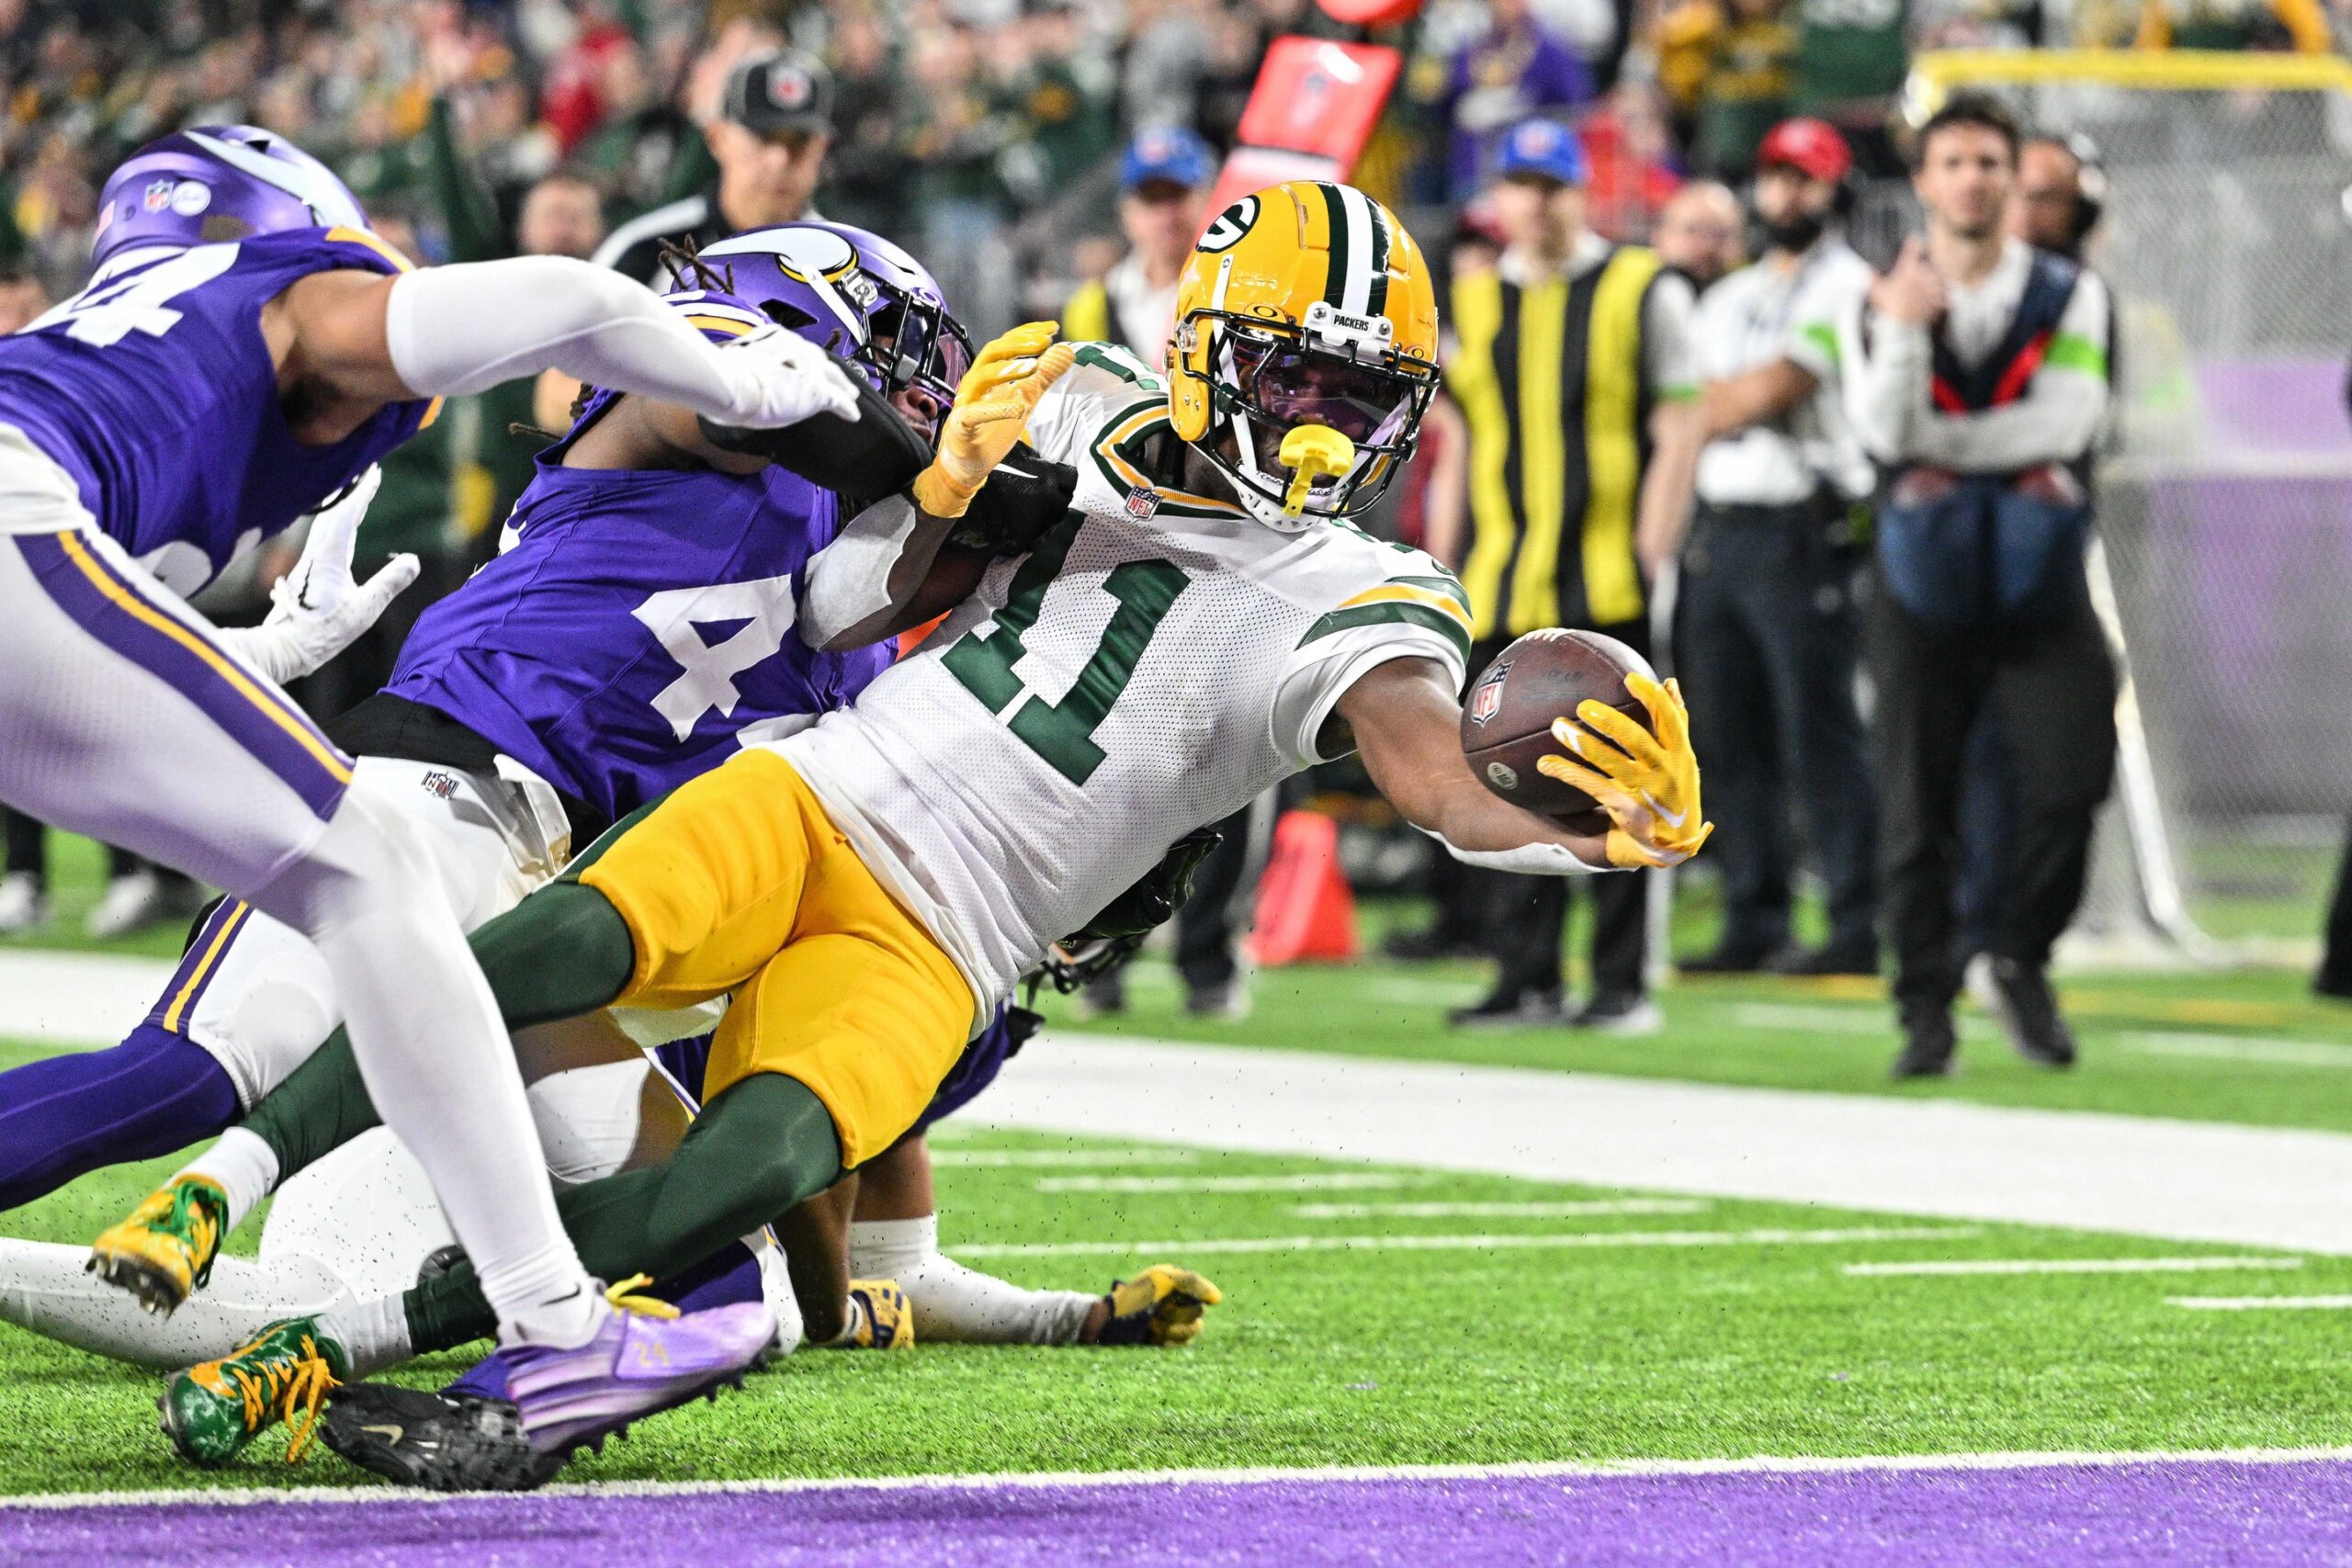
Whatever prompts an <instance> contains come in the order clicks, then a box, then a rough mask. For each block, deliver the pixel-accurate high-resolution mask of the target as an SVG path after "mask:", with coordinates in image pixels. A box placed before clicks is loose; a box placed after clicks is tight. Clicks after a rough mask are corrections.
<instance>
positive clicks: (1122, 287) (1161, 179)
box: [1061, 128, 1217, 368]
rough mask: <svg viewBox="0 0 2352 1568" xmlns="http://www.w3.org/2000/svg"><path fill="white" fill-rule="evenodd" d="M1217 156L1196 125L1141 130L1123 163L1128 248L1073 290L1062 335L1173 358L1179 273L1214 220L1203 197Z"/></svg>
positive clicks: (1157, 361)
mask: <svg viewBox="0 0 2352 1568" xmlns="http://www.w3.org/2000/svg"><path fill="white" fill-rule="evenodd" d="M1216 167H1217V165H1216V155H1215V154H1214V153H1212V152H1210V151H1209V148H1208V143H1206V142H1204V141H1202V140H1201V139H1200V138H1199V137H1197V136H1195V135H1193V133H1192V132H1191V131H1189V130H1182V129H1176V128H1159V129H1154V130H1145V131H1142V132H1140V133H1139V134H1138V135H1137V136H1136V139H1135V140H1134V141H1132V142H1130V143H1128V145H1127V151H1126V155H1125V157H1124V158H1122V159H1121V160H1120V163H1119V228H1120V230H1121V231H1122V232H1124V233H1125V235H1126V239H1127V250H1126V254H1125V255H1123V256H1121V257H1120V258H1119V260H1118V261H1117V263H1116V264H1114V265H1113V266H1112V268H1111V270H1110V271H1109V272H1107V273H1105V274H1103V277H1102V279H1101V280H1100V281H1099V282H1094V283H1089V284H1086V285H1083V286H1082V287H1080V289H1079V290H1078V292H1077V293H1075V294H1073V295H1071V296H1070V299H1069V304H1068V305H1066V306H1064V307H1063V309H1062V313H1061V322H1062V335H1063V336H1064V337H1066V338H1068V339H1069V340H1070V341H1071V342H1073V343H1116V344H1125V345H1126V346H1127V347H1129V348H1131V349H1133V350H1135V352H1136V356H1137V357H1138V358H1140V359H1141V360H1142V361H1143V362H1144V363H1145V364H1146V365H1149V366H1151V367H1154V368H1157V367H1160V366H1162V365H1165V364H1166V363H1167V360H1168V334H1169V333H1170V332H1171V331H1172V330H1173V329H1174V327H1175V321H1176V278H1177V275H1178V274H1179V273H1181V272H1182V271H1183V270H1184V262H1185V259H1186V258H1187V257H1189V256H1190V255H1191V254H1193V241H1194V240H1197V239H1198V238H1200V233H1201V228H1202V225H1203V224H1204V223H1205V222H1206V221H1207V220H1208V214H1207V213H1206V212H1204V211H1203V210H1202V204H1203V203H1204V202H1205V201H1206V200H1207V199H1208V194H1209V185H1210V183H1211V182H1212V181H1214V180H1215V179H1216Z"/></svg>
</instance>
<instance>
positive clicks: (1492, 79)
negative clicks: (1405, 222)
mask: <svg viewBox="0 0 2352 1568" xmlns="http://www.w3.org/2000/svg"><path fill="white" fill-rule="evenodd" d="M1489 10H1490V12H1491V15H1492V20H1491V22H1490V24H1489V26H1488V28H1487V31H1486V32H1485V33H1484V34H1482V35H1480V36H1479V37H1478V38H1476V39H1473V40H1472V41H1471V42H1470V43H1468V44H1465V45H1464V47H1463V49H1462V51H1461V52H1459V53H1458V54H1456V55H1455V56H1454V57H1453V66H1452V69H1451V71H1450V72H1449V73H1448V77H1447V82H1446V94H1445V99H1444V106H1443V107H1444V113H1445V117H1446V119H1447V122H1448V124H1449V125H1450V127H1451V139H1450V145H1449V149H1448V152H1447V157H1446V192H1447V195H1448V197H1450V198H1451V199H1452V200H1454V201H1466V200H1467V199H1469V197H1471V196H1472V195H1474V194H1476V192H1477V190H1478V189H1479V188H1480V187H1481V186H1485V185H1486V184H1487V180H1488V178H1489V177H1490V176H1491V175H1493V174H1494V172H1495V169H1496V162H1495V160H1496V151H1497V149H1498V147H1499V146H1500V145H1501V142H1502V141H1503V138H1504V136H1505V134H1506V133H1507V132H1509V131H1510V130H1511V128H1512V127H1514V126H1516V125H1518V124H1519V123H1520V122H1521V121H1522V120H1525V119H1526V118H1529V117H1530V116H1532V115H1535V114H1539V113H1547V112H1548V113H1549V114H1551V115H1553V116H1555V117H1558V116H1562V115H1565V114H1566V112H1567V111H1569V110H1571V109H1575V108H1579V107H1583V106H1584V105H1585V104H1588V103H1589V102H1591V101H1592V96H1593V92H1592V74H1591V73H1590V72H1589V71H1588V70H1587V69H1586V67H1585V62H1584V58H1583V56H1581V55H1579V54H1578V53H1577V51H1576V49H1575V47H1574V46H1572V45H1571V44H1569V43H1568V42H1567V41H1566V39H1562V38H1560V37H1558V36H1557V35H1556V34H1555V33H1553V32H1551V31H1549V30H1548V29H1547V28H1544V26H1543V25H1542V24H1541V23H1540V22H1538V21H1537V20H1536V19H1535V17H1533V16H1532V14H1531V7H1530V6H1529V3H1528V0H1493V4H1492V6H1490V7H1489Z"/></svg>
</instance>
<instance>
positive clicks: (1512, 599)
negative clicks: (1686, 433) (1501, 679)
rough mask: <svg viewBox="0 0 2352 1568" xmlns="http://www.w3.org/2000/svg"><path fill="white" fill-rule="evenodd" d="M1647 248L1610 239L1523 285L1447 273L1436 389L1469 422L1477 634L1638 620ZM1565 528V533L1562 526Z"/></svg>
mask: <svg viewBox="0 0 2352 1568" xmlns="http://www.w3.org/2000/svg"><path fill="white" fill-rule="evenodd" d="M1657 274H1658V260H1657V255H1656V254H1654V253H1652V252H1650V251H1647V250H1645V249H1643V248H1641V247H1640V246H1637V245H1621V246H1619V247H1617V248H1616V249H1615V250H1613V251H1611V253H1610V254H1609V255H1608V257H1607V259H1605V260H1604V261H1602V262H1601V264H1600V265H1598V266H1595V267H1591V268H1589V269H1588V270H1587V271H1586V272H1585V273H1584V274H1583V275H1582V276H1577V277H1576V278H1573V279H1571V278H1566V277H1555V278H1551V279H1549V280H1547V281H1545V282H1543V283H1540V284H1537V285H1535V286H1534V287H1532V288H1521V287H1520V286H1519V285H1517V284H1513V283H1507V282H1505V281H1504V280H1503V279H1502V277H1501V276H1499V275H1498V274H1497V273H1494V272H1491V271H1488V272H1481V273H1475V274H1472V275H1470V276H1464V277H1460V278H1457V279H1455V280H1454V285H1453V331H1454V334H1455V336H1456V338H1457V339H1458V340H1459V344H1460V346H1459V348H1458V349H1457V350H1456V351H1455V353H1454V355H1453V362H1452V363H1451V364H1450V365H1448V366H1447V367H1446V372H1445V379H1446V387H1447V389H1449V390H1450V391H1451V392H1452V393H1453V398H1454V400H1455V401H1456V402H1458V403H1459V404H1460V405H1461V407H1462V412H1463V414H1464V418H1466V419H1467V420H1468V421H1469V424H1470V521H1471V526H1472V535H1471V546H1470V553H1469V557H1468V558H1467V559H1466V560H1465V561H1464V564H1463V569H1462V583H1463V586H1464V588H1467V589H1468V590H1469V591H1470V608H1471V613H1472V615H1474V616H1475V618H1476V623H1477V635H1478V636H1479V637H1496V636H1500V635H1504V634H1508V635H1510V636H1513V637H1516V636H1518V635H1520V634H1521V633H1522V632H1531V631H1535V630H1537V629H1539V628H1541V627H1544V626H1589V627H1598V626H1615V625H1619V624H1621V623H1623V622H1626V621H1634V620H1639V619H1640V618H1641V617H1642V615H1643V614H1644V612H1645V608H1646V604H1647V601H1646V599H1645V593H1644V590H1643V586H1642V573H1641V568H1640V566H1639V564H1638V563H1637V561H1636V560H1635V558H1634V512H1635V508H1636V505H1637V502H1638V501H1639V499H1640V495H1641V484H1642V470H1643V469H1644V468H1645V467H1646V466H1647V465H1648V463H1649V457H1650V440H1649V423H1650V407H1651V403H1652V401H1653V400H1654V398H1655V395H1656V389H1655V388H1653V387H1651V386H1650V384H1649V377H1648V374H1647V371H1646V367H1645V361H1646V356H1645V355H1644V353H1643V347H1644V344H1643V341H1642V340H1643V331H1642V305H1643V302H1644V300H1645V299H1647V298H1648V296H1649V290H1650V286H1651V284H1652V283H1653V282H1654V281H1655V280H1656V279H1657ZM1571 523H1573V524H1574V525H1575V532H1574V533H1573V534H1571V533H1570V532H1569V525H1570V524H1571Z"/></svg>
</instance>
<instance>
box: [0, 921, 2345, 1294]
mask: <svg viewBox="0 0 2352 1568" xmlns="http://www.w3.org/2000/svg"><path fill="white" fill-rule="evenodd" d="M169 969H170V966H169V965H168V964H164V963H162V962H161V961H158V960H151V959H123V958H111V957H101V956H91V955H85V954H76V953H0V1037H8V1038H16V1039H34V1040H51V1041H57V1042H60V1043H83V1044H91V1043H111V1042H112V1041H113V1040H115V1039H117V1038H119V1034H120V1032H121V1031H122V1030H124V1029H126V1028H128V1027H129V1026H130V1024H132V1023H134V1022H136V1021H137V1020H138V1019H139V1018H140V1017H141V1015H142V1014H143V1013H144V1011H145V1010H146V1009H147V1008H148V1007H149V1006H150V1005H152V1003H153V999H154V997H155V995H156V993H157V991H159V990H160V989H161V988H162V986H163V983H164V977H165V976H166V975H167V974H168V973H169ZM1748 1005H1752V1006H1766V1005H1770V1004H1760V1003H1759V1004H1748ZM1790 1011H1794V1010H1781V1013H1780V1014H1777V1015H1775V1016H1779V1017H1781V1018H1783V1019H1784V1020H1785V1021H1788V1022H1790V1023H1792V1024H1793V1022H1794V1020H1793V1019H1788V1018H1786V1014H1787V1013H1788V1012H1790ZM1803 1011H1804V1012H1806V1013H1818V1014H1821V1015H1824V1016H1823V1017H1821V1018H1818V1019H1815V1020H1814V1026H1815V1027H1819V1028H1822V1029H1825V1030H1826V1029H1830V1028H1838V1029H1844V1028H1847V1027H1850V1026H1849V1024H1847V1023H1845V1022H1843V1021H1842V1020H1843V1019H1844V1018H1845V1016H1846V1010H1841V1009H1837V1008H1818V1009H1804V1010H1803ZM1855 1011H1856V1013H1857V1014H1858V1015H1860V1016H1861V1017H1862V1018H1863V1019H1864V1021H1868V1018H1869V1016H1870V1015H1868V1014H1863V1013H1861V1010H1855ZM1833 1017H1834V1018H1838V1019H1840V1020H1841V1021H1840V1022H1838V1023H1837V1024H1834V1025H1833V1024H1831V1023H1829V1022H1828V1019H1829V1018H1833ZM1758 1022H1759V1023H1760V1022H1761V1020H1760V1019H1759V1020H1758ZM1873 1027H1875V1026H1873ZM2191 1038H2192V1039H2193V1038H2194V1037H2191ZM2210 1038H2212V1039H2218V1038H2222V1037H2218V1036H2217V1037H2210ZM963 1119H964V1120H965V1121H966V1122H967V1124H971V1125H977V1126H991V1127H997V1128H1002V1129H1012V1130H1022V1131H1045V1132H1055V1133H1062V1134H1076V1135H1080V1136H1091V1137H1097V1138H1131V1139H1135V1140H1136V1141H1137V1142H1139V1143H1154V1142H1161V1141H1165V1140H1169V1139H1171V1138H1174V1139H1181V1141H1182V1142H1183V1143H1184V1144H1186V1145H1193V1146H1194V1147H1199V1148H1212V1149H1230V1150H1244V1151H1249V1152H1252V1153H1261V1154H1277V1155H1304V1156H1316V1157H1319V1158H1336V1159H1353V1160H1362V1161H1365V1162H1376V1163H1378V1164H1381V1165H1386V1166H1392V1167H1393V1166H1416V1167H1425V1168H1436V1169H1442V1170H1453V1171H1477V1172H1484V1173H1487V1174H1491V1175H1500V1176H1519V1177H1530V1178H1534V1179H1542V1180H1551V1181H1562V1182H1575V1183H1580V1184H1584V1185H1589V1186H1595V1187H1615V1188H1628V1187H1630V1188H1636V1189H1648V1190H1652V1191H1656V1192H1661V1193H1676V1192H1683V1193H1696V1194H1706V1195H1711V1196H1716V1197H1724V1198H1756V1199H1767V1200H1774V1201H1791V1202H1803V1203H1822V1204H1830V1205H1835V1206H1837V1207H1840V1208H1846V1209H1868V1210H1872V1211H1877V1212H1881V1213H1900V1214H1917V1215H1927V1216H1940V1217H1945V1218H1951V1219H1961V1220H1984V1221H2014V1222H2018V1223H2021V1224H2036V1225H2055V1226H2063V1227H2070V1228H2079V1229H2085V1230H2100V1231H2113V1232H2119V1233H2122V1234H2125V1235H2143V1236H2154V1237H2161V1238H2165V1239H2167V1240H2173V1241H2197V1242H2211V1243H2219V1244H2221V1245H2223V1246H2230V1247H2278V1248H2280V1249H2281V1250H2285V1251H2292V1252H2312V1253H2332V1254H2342V1255H2352V1203H2346V1201H2344V1197H2343V1195H2344V1194H2345V1193H2346V1192H2352V1135H2347V1134H2338V1133H2322V1132H2312V1131H2307V1130H2301V1129H2294V1128H2278V1127H2246V1126H2235V1125H2230V1124H2227V1123H2222V1122H2171V1121H2164V1120H2159V1119H2156V1118H2153V1117H2135V1116H2118V1115H2108V1114H2102V1113H2098V1112H2090V1111H2031V1110H2021V1109H2015V1108H2010V1107H2002V1106H1990V1105H1976V1104H1970V1103H1967V1102H1964V1101H1959V1100H1939V1099H1928V1098H1921V1099H1912V1098H1907V1097H1906V1098H1902V1099H1895V1098H1890V1097H1885V1096H1874V1095H1841V1094H1823V1093H1813V1092H1805V1091H1799V1090H1791V1089H1747V1088H1738V1087H1732V1086H1725V1085H1713V1084H1692V1083H1680V1082H1675V1081H1671V1080H1651V1079H1640V1078H1621V1077H1607V1076H1603V1075H1599V1074H1584V1073H1564V1072H1546V1071H1541V1070H1535V1069H1527V1068H1511V1067H1480V1066H1456V1065H1453V1064H1448V1063H1437V1062H1399V1061H1388V1060H1380V1059H1376V1058H1368V1057H1346V1056H1336V1055H1319V1054H1316V1053H1311V1052H1293V1051H1278V1050H1272V1049H1265V1048H1261V1047H1249V1046H1240V1047H1237V1046H1217V1045H1191V1044H1179V1043H1168V1042H1155V1041H1149V1040H1137V1039H1129V1038H1115V1037H1103V1036H1087V1035H1084V1034H1080V1033H1075V1032H1063V1031H1059V1030H1054V1031H1048V1032H1047V1033H1046V1035H1045V1036H1044V1037H1042V1038H1040V1039H1038V1040H1036V1041H1034V1042H1032V1043H1030V1045H1029V1046H1028V1048H1027V1049H1026V1050H1024V1051H1023V1053H1022V1055H1021V1058H1020V1060H1019V1061H1018V1062H1017V1063H1015V1064H1014V1065H1013V1066H1012V1070H1011V1071H1009V1072H1007V1073H1006V1074H1005V1075H1004V1077H1003V1078H1002V1079H1001V1080H1000V1082H999V1083H998V1084H997V1085H996V1086H995V1087H994V1088H993V1089H990V1090H989V1093H988V1094H987V1095H986V1096H985V1097H983V1098H982V1099H981V1100H979V1102H978V1104H976V1105H974V1106H973V1107H972V1108H971V1110H970V1111H967V1112H965V1115H964V1118H963ZM976 1152H977V1151H976ZM1042 1152H1049V1153H1050V1152H1057V1151H1042ZM1114 1152H1115V1151H1114ZM1069 1154H1070V1155H1072V1156H1079V1157H1093V1156H1095V1155H1096V1154H1097V1151H1091V1150H1072V1151H1069ZM1154 1157H1161V1156H1159V1155H1158V1154H1155V1156H1154Z"/></svg>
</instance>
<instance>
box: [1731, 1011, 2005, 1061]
mask: <svg viewBox="0 0 2352 1568" xmlns="http://www.w3.org/2000/svg"><path fill="white" fill-rule="evenodd" d="M1731 1021H1733V1022H1734V1023H1736V1024H1738V1025H1739V1026H1740V1027H1741V1028H1742V1029H1769V1030H1773V1031H1776V1032H1790V1033H1798V1034H1866V1035H1869V1036H1871V1038H1872V1039H1876V1040H1883V1041H1885V1042H1887V1043H1888V1046H1889V1048H1890V1049H1891V1048H1892V1047H1893V1046H1894V1043H1895V1042H1896V1036H1895V1030H1894V1015H1893V1014H1892V1013H1890V1012H1888V1011H1887V1010H1886V1007H1885V1005H1884V1004H1883V1003H1881V1004H1878V1005H1876V1006H1871V1007H1829V1006H1826V1005H1816V1004H1812V1003H1804V1002H1735V1003H1733V1004H1732V1010H1731ZM1953 1022H1954V1023H1956V1024H1957V1025H1958V1026H1959V1029H1960V1037H1961V1038H1962V1040H1997V1039H1999V1038H2000V1035H2001V1032H2000V1031H1999V1030H1998V1029H1997V1028H1996V1027H1995V1026H1994V1025H1993V1023H1992V1021H1990V1020H1987V1019H1983V1018H1978V1017H1976V1016H1975V1015H1973V1014H1971V1013H1962V1014H1960V1015H1959V1016H1958V1017H1956V1018H1955V1019H1954V1020H1953Z"/></svg>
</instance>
